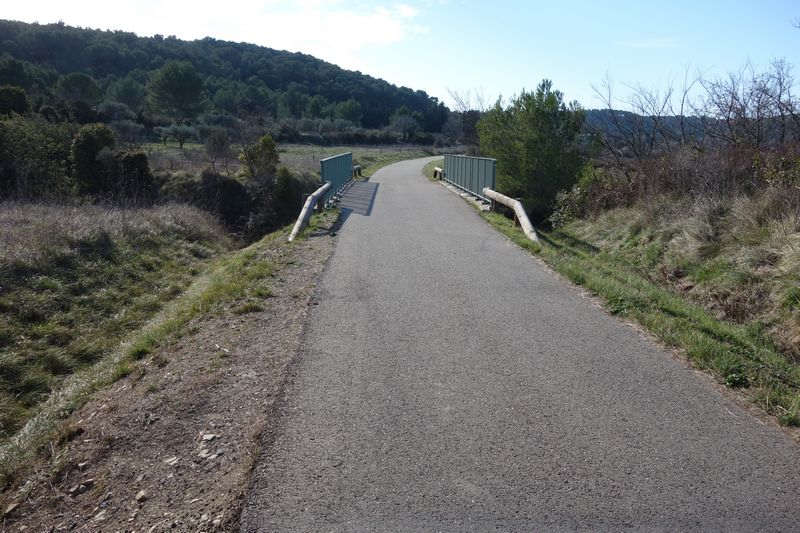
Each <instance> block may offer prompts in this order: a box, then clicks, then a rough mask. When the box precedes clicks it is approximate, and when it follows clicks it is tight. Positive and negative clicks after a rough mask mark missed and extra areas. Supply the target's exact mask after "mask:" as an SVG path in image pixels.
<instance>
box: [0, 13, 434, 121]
mask: <svg viewBox="0 0 800 533" xmlns="http://www.w3.org/2000/svg"><path fill="white" fill-rule="evenodd" d="M0 35H1V36H2V37H0V85H9V86H16V87H22V88H23V89H25V91H26V92H27V94H28V96H29V97H30V99H31V102H32V103H33V107H34V109H36V110H39V108H41V107H42V106H43V105H50V106H53V107H54V108H56V111H57V110H58V106H57V105H53V104H54V103H57V104H61V105H62V106H63V105H67V106H71V107H73V108H77V111H73V115H80V114H81V112H82V111H83V112H84V113H85V112H86V111H87V110H86V109H83V110H81V108H83V107H86V106H89V107H91V106H95V105H97V103H98V102H105V103H107V104H109V103H113V104H121V105H122V106H124V108H125V109H122V110H120V109H119V106H117V109H116V111H117V112H118V113H122V114H125V113H127V112H130V113H131V114H132V115H133V116H136V115H138V116H139V117H140V119H141V116H142V115H143V114H144V115H148V114H149V115H154V116H155V118H156V119H157V120H158V119H159V118H161V119H162V122H164V121H165V119H166V120H169V119H171V120H186V119H187V118H190V117H189V116H187V115H191V114H194V113H200V112H204V113H206V114H216V115H230V116H233V117H237V118H240V119H244V118H247V119H248V120H254V119H262V120H263V119H266V120H268V119H290V118H295V119H301V118H308V119H329V120H342V121H346V122H348V123H350V124H352V125H353V126H355V127H363V128H371V129H376V128H383V127H386V126H389V125H390V124H392V122H393V121H397V119H398V117H408V118H411V119H413V120H414V121H415V122H416V123H417V125H418V127H419V129H420V130H422V131H427V132H440V131H441V129H442V126H443V125H444V123H445V121H446V120H447V117H448V114H449V110H448V109H447V107H446V106H445V105H444V104H443V103H442V102H439V101H438V100H437V99H436V98H435V97H431V96H428V95H427V94H426V93H425V92H424V91H414V90H412V89H409V88H407V87H397V86H395V85H392V84H389V83H388V82H386V81H384V80H380V79H376V78H373V77H371V76H367V75H365V74H362V73H360V72H353V71H348V70H344V69H342V68H340V67H337V66H336V65H332V64H330V63H327V62H325V61H321V60H319V59H316V58H314V57H312V56H309V55H306V54H301V53H291V52H285V51H279V50H273V49H270V48H266V47H262V46H257V45H253V44H247V43H234V42H227V41H218V40H216V39H213V38H210V37H207V38H204V39H200V40H196V41H183V40H180V39H177V38H176V37H174V36H169V37H163V36H161V35H155V36H153V37H138V36H136V35H135V34H133V33H129V32H124V31H101V30H92V29H84V28H76V27H70V26H66V25H64V24H63V23H57V24H46V25H39V24H27V23H22V22H15V21H8V20H0ZM165 69H168V70H169V71H171V72H167V71H165ZM181 69H182V70H183V72H182V74H183V75H185V76H189V77H196V78H197V80H199V82H200V87H201V90H199V91H198V90H196V87H195V89H192V88H191V87H189V88H187V87H184V89H185V90H188V91H189V92H190V93H192V94H194V92H196V93H197V96H198V98H196V99H192V102H191V103H192V104H193V105H189V106H187V107H188V108H189V109H176V108H175V107H174V105H170V104H169V102H170V98H171V96H170V95H168V94H165V93H163V92H162V93H158V92H157V91H154V89H156V88H157V87H159V83H160V86H161V87H163V86H168V85H169V84H170V83H169V82H170V81H171V82H173V86H175V84H176V83H177V84H180V82H181V80H179V79H178V80H176V79H175V78H172V79H168V78H167V77H166V75H168V74H170V73H171V74H180V73H179V72H177V71H179V70H181ZM193 91H194V92H193ZM172 102H173V104H174V102H175V100H174V99H173V100H172ZM187 112H188V113H187ZM78 118H80V117H78ZM151 120H152V119H151ZM139 122H144V121H142V120H139Z"/></svg>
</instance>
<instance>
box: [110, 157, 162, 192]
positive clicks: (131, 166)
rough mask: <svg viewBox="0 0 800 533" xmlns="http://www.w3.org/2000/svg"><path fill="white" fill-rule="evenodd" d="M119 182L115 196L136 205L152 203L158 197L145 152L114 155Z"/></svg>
mask: <svg viewBox="0 0 800 533" xmlns="http://www.w3.org/2000/svg"><path fill="white" fill-rule="evenodd" d="M114 162H115V167H116V168H115V170H116V171H117V176H118V182H117V191H115V195H117V196H119V197H121V198H124V199H127V200H133V201H134V203H145V204H149V203H151V202H152V201H153V200H154V199H155V196H156V192H157V190H156V185H155V179H154V178H153V174H152V173H151V172H150V165H149V164H148V161H147V155H146V154H145V153H144V152H119V153H116V154H114Z"/></svg>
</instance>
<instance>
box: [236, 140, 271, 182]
mask: <svg viewBox="0 0 800 533" xmlns="http://www.w3.org/2000/svg"><path fill="white" fill-rule="evenodd" d="M278 160H279V158H278V149H277V147H276V145H275V141H274V140H273V139H272V136H270V135H264V136H263V137H261V138H260V139H259V140H258V142H256V143H253V144H248V145H247V146H245V147H244V148H242V153H241V154H239V161H241V162H242V164H243V165H244V167H245V171H246V172H247V175H248V176H249V177H250V178H264V177H268V178H269V179H271V178H272V177H273V176H275V169H276V168H277V166H278Z"/></svg>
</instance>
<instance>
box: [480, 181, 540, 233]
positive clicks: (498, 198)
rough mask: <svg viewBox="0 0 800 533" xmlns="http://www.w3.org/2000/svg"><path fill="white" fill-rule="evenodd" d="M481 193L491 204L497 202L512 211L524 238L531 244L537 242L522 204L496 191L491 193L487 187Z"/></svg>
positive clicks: (534, 231)
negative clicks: (530, 241)
mask: <svg viewBox="0 0 800 533" xmlns="http://www.w3.org/2000/svg"><path fill="white" fill-rule="evenodd" d="M482 192H483V194H484V195H485V196H486V197H487V198H489V199H490V200H492V202H497V203H500V204H503V205H504V206H506V207H510V208H511V209H513V210H514V215H515V216H516V217H517V220H518V221H519V225H520V227H521V228H522V232H523V233H524V234H525V236H526V237H528V238H529V239H530V240H532V241H533V242H539V237H538V236H537V235H536V230H535V229H533V225H532V224H531V221H530V220H529V219H528V213H526V212H525V208H524V207H523V206H522V202H520V201H519V200H515V199H514V198H509V197H508V196H506V195H504V194H500V193H499V192H497V191H493V190H492V189H490V188H488V187H486V188H484V189H483V191H482ZM492 207H494V205H492Z"/></svg>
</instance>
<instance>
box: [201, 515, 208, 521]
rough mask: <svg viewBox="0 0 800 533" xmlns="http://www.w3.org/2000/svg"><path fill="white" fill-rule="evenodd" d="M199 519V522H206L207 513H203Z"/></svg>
mask: <svg viewBox="0 0 800 533" xmlns="http://www.w3.org/2000/svg"><path fill="white" fill-rule="evenodd" d="M200 521H201V522H208V515H207V514H203V515H202V516H201V517H200Z"/></svg>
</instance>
